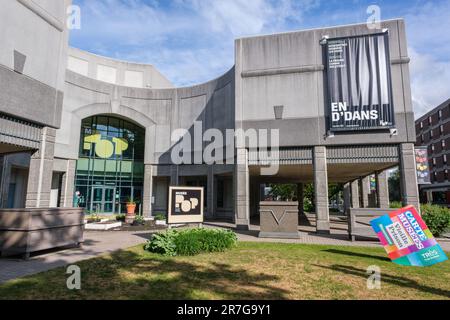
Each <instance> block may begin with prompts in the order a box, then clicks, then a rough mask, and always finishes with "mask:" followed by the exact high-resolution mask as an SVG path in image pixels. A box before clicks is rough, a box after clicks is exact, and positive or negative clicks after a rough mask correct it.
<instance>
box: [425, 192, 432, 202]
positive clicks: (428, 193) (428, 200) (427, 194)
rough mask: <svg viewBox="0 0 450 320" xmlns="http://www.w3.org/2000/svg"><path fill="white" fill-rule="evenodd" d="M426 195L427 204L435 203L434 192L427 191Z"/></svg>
mask: <svg viewBox="0 0 450 320" xmlns="http://www.w3.org/2000/svg"><path fill="white" fill-rule="evenodd" d="M425 194H426V196H427V203H428V204H432V203H433V191H426V192H425Z"/></svg>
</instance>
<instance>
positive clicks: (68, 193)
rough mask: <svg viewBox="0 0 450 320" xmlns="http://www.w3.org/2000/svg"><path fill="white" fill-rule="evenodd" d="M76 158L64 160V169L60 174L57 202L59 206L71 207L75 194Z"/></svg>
mask: <svg viewBox="0 0 450 320" xmlns="http://www.w3.org/2000/svg"><path fill="white" fill-rule="evenodd" d="M76 169H77V161H76V160H66V171H65V172H64V174H63V176H62V182H61V195H60V197H59V203H60V207H61V208H72V207H73V205H74V203H73V200H74V195H75V191H76V190H75V176H76Z"/></svg>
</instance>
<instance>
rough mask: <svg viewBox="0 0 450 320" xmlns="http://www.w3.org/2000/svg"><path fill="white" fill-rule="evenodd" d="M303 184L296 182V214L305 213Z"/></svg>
mask: <svg viewBox="0 0 450 320" xmlns="http://www.w3.org/2000/svg"><path fill="white" fill-rule="evenodd" d="M304 189H305V185H304V184H303V183H297V198H298V214H299V215H302V216H303V215H305V208H304V197H305V192H304V191H305V190H304Z"/></svg>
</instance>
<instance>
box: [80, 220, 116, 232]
mask: <svg viewBox="0 0 450 320" xmlns="http://www.w3.org/2000/svg"><path fill="white" fill-rule="evenodd" d="M120 227H122V222H114V221H113V222H100V223H89V224H86V226H85V229H86V230H96V231H107V230H111V229H116V228H120Z"/></svg>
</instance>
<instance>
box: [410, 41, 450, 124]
mask: <svg viewBox="0 0 450 320" xmlns="http://www.w3.org/2000/svg"><path fill="white" fill-rule="evenodd" d="M409 55H410V57H411V65H410V67H411V90H412V97H413V104H414V110H415V113H416V118H419V117H420V116H422V115H423V114H425V113H427V112H428V111H430V110H431V109H433V108H435V107H437V106H438V105H439V104H441V103H442V102H444V101H445V100H447V99H448V98H450V61H438V60H437V59H436V58H435V57H434V56H432V55H430V54H420V53H417V52H416V51H415V50H414V49H413V48H410V49H409Z"/></svg>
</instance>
